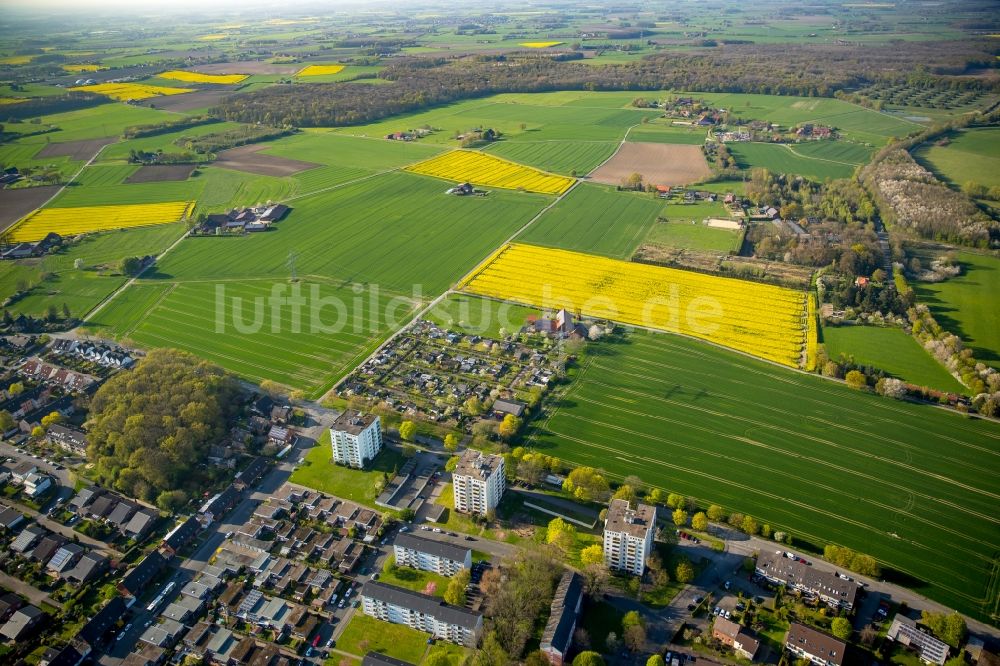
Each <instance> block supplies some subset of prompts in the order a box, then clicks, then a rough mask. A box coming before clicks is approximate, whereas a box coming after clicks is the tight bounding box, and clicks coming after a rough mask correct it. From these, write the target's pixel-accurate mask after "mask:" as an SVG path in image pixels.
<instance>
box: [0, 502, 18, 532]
mask: <svg viewBox="0 0 1000 666" xmlns="http://www.w3.org/2000/svg"><path fill="white" fill-rule="evenodd" d="M23 522H24V514H22V513H21V512H20V511H18V510H17V509H15V508H13V507H9V506H6V505H3V504H0V529H3V530H6V531H7V532H11V531H13V530H15V529H17V527H18V525H20V524H21V523H23Z"/></svg>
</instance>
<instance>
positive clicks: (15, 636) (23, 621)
mask: <svg viewBox="0 0 1000 666" xmlns="http://www.w3.org/2000/svg"><path fill="white" fill-rule="evenodd" d="M44 620H45V613H43V612H42V611H41V610H40V609H38V608H35V607H34V606H32V605H30V604H29V605H27V606H22V607H20V608H18V609H17V610H16V611H14V613H13V614H12V615H11V616H10V619H9V620H7V622H6V623H4V625H3V627H0V636H3V637H4V638H6V639H7V640H10V641H19V640H23V639H24V638H26V637H28V636H30V635H31V634H32V633H34V631H35V629H36V628H37V627H38V626H39V625H40V624H41V623H42V622H43V621H44Z"/></svg>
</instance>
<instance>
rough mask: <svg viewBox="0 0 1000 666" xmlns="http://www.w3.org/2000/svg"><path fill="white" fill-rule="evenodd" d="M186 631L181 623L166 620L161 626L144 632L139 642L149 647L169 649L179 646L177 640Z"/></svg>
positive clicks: (155, 626)
mask: <svg viewBox="0 0 1000 666" xmlns="http://www.w3.org/2000/svg"><path fill="white" fill-rule="evenodd" d="M184 631H185V629H184V625H182V624H181V623H180V622H178V621H176V620H171V619H165V620H162V621H161V622H160V623H159V624H153V625H151V626H150V627H149V628H148V629H146V631H144V632H142V635H141V636H139V640H140V641H142V642H143V643H147V644H148V645H153V646H156V647H161V648H167V649H169V648H172V647H173V646H174V645H176V644H177V640H178V639H179V638H180V637H181V634H183V633H184Z"/></svg>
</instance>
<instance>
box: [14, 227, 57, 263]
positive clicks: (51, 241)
mask: <svg viewBox="0 0 1000 666" xmlns="http://www.w3.org/2000/svg"><path fill="white" fill-rule="evenodd" d="M60 245H62V236H60V235H59V234H57V233H56V232H54V231H50V232H49V233H47V234H45V238H43V239H42V240H39V241H34V242H31V243H29V242H24V243H17V244H15V245H10V246H8V247H6V248H5V249H4V250H3V251H0V259H29V258H31V257H41V256H42V255H45V254H48V253H49V252H51V251H52V250H53V249H55V248H57V247H59V246H60Z"/></svg>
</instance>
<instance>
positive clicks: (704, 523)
mask: <svg viewBox="0 0 1000 666" xmlns="http://www.w3.org/2000/svg"><path fill="white" fill-rule="evenodd" d="M691 528H692V529H695V530H698V531H699V532H704V531H705V530H707V529H708V516H706V515H705V512H704V511H699V512H698V513H696V514H694V516H692V517H691Z"/></svg>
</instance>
